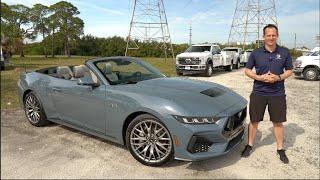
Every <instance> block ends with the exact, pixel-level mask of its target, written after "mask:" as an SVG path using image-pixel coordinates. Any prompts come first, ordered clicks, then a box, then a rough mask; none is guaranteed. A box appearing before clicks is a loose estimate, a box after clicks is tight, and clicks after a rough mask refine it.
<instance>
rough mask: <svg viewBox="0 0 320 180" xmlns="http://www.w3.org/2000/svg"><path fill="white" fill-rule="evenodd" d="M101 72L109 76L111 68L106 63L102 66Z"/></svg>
mask: <svg viewBox="0 0 320 180" xmlns="http://www.w3.org/2000/svg"><path fill="white" fill-rule="evenodd" d="M103 72H104V74H111V73H112V66H111V64H110V63H106V64H105V65H104V68H103Z"/></svg>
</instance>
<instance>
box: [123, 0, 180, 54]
mask: <svg viewBox="0 0 320 180" xmlns="http://www.w3.org/2000/svg"><path fill="white" fill-rule="evenodd" d="M139 41H140V42H144V43H151V42H155V41H156V42H160V43H161V47H158V48H161V49H163V50H164V55H165V59H167V55H168V51H169V52H170V53H171V55H172V57H173V58H174V53H173V48H172V44H171V37H170V32H169V26H168V21H167V16H166V12H165V9H164V5H163V0H134V7H133V12H132V18H131V22H130V28H129V35H128V37H127V47H126V52H125V56H127V54H128V51H129V50H134V49H139V45H138V44H139V43H138V42H139Z"/></svg>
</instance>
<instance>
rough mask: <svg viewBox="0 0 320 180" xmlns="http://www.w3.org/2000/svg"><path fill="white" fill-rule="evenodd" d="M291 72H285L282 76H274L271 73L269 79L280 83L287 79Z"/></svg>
mask: <svg viewBox="0 0 320 180" xmlns="http://www.w3.org/2000/svg"><path fill="white" fill-rule="evenodd" d="M292 73H293V71H292V70H291V69H289V70H285V71H284V73H283V74H280V75H275V74H272V73H271V77H272V78H273V79H274V81H282V80H285V79H287V78H288V77H290V76H291V75H292Z"/></svg>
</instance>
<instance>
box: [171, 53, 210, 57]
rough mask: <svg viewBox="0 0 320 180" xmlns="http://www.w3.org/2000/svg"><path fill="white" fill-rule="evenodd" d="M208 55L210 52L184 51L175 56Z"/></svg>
mask: <svg viewBox="0 0 320 180" xmlns="http://www.w3.org/2000/svg"><path fill="white" fill-rule="evenodd" d="M208 55H210V52H184V53H181V54H179V55H177V57H178V58H179V57H201V56H208Z"/></svg>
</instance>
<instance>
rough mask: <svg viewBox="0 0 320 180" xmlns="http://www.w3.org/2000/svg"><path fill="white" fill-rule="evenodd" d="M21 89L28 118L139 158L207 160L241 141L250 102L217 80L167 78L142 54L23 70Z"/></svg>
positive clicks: (155, 162) (153, 163)
mask: <svg viewBox="0 0 320 180" xmlns="http://www.w3.org/2000/svg"><path fill="white" fill-rule="evenodd" d="M18 89H19V90H18V92H19V95H20V100H21V102H22V104H23V108H24V110H25V114H26V117H27V119H28V121H29V122H30V123H31V124H32V125H34V126H44V125H46V124H48V123H49V122H50V121H52V122H55V123H58V124H62V125H65V126H69V127H72V128H75V129H78V130H80V131H84V132H86V133H89V134H92V135H95V136H98V137H101V138H104V139H107V140H110V141H113V142H116V143H119V144H122V145H126V146H127V148H128V149H129V151H130V153H131V154H132V156H133V157H134V158H135V159H137V160H138V161H139V162H141V163H143V164H145V165H150V166H160V165H163V164H164V163H166V162H168V161H169V160H170V159H172V158H176V159H180V160H189V161H196V160H204V159H208V158H212V157H215V156H220V155H223V154H226V153H228V152H229V151H231V150H232V149H233V148H234V147H235V146H237V145H238V144H239V143H240V142H241V140H242V139H243V136H244V119H245V117H246V114H247V108H246V106H247V101H246V100H245V99H244V98H243V97H241V96H240V95H239V94H237V93H235V92H234V91H232V90H230V89H228V88H226V87H224V86H221V85H219V84H215V83H209V82H204V81H196V80H189V79H181V78H171V77H166V76H165V75H164V74H162V73H161V72H160V71H159V70H158V69H156V68H155V67H153V66H151V65H150V64H149V63H147V62H144V61H142V60H140V59H137V58H131V57H108V58H97V59H91V60H87V61H86V62H85V64H84V65H79V66H58V67H50V68H45V69H40V70H35V71H29V72H25V73H23V74H22V75H21V77H20V79H19V81H18Z"/></svg>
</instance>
